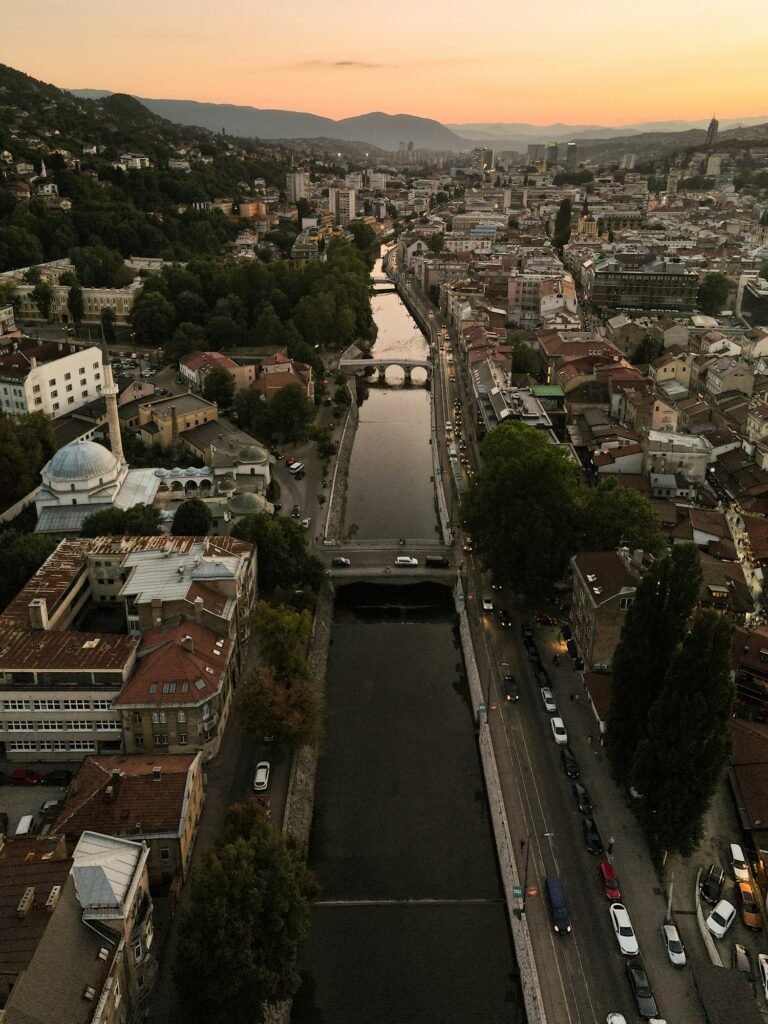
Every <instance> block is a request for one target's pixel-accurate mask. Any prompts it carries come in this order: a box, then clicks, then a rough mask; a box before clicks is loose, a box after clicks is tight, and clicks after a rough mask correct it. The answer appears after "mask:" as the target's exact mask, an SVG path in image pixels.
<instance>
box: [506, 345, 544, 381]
mask: <svg viewBox="0 0 768 1024" xmlns="http://www.w3.org/2000/svg"><path fill="white" fill-rule="evenodd" d="M538 370H539V357H538V356H537V355H536V353H535V352H534V351H533V349H532V348H531V347H530V345H526V344H524V343H523V342H517V343H516V344H515V345H514V346H513V348H512V372H513V373H527V374H528V375H529V376H531V377H535V376H536V373H537V372H538Z"/></svg>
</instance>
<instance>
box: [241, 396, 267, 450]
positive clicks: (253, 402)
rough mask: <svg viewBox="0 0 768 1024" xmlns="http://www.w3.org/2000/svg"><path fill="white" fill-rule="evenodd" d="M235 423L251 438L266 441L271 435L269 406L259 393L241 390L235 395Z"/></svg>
mask: <svg viewBox="0 0 768 1024" xmlns="http://www.w3.org/2000/svg"><path fill="white" fill-rule="evenodd" d="M235 413H236V414H237V422H238V423H239V424H240V426H241V427H242V428H243V430H245V431H247V432H248V433H249V434H250V435H251V436H252V437H257V438H258V439H259V440H260V441H267V440H269V438H270V437H271V435H272V428H271V424H270V418H269V406H268V405H267V402H266V399H265V398H264V395H263V394H262V393H261V391H253V390H250V389H248V390H243V391H238V392H237V394H236V395H235Z"/></svg>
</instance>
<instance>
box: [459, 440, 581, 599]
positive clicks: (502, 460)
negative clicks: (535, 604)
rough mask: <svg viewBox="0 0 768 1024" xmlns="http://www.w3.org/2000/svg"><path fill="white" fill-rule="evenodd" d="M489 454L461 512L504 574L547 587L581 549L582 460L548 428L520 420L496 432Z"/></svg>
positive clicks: (521, 583)
mask: <svg viewBox="0 0 768 1024" xmlns="http://www.w3.org/2000/svg"><path fill="white" fill-rule="evenodd" d="M482 454H483V466H482V468H481V469H480V470H479V471H478V473H477V475H476V476H475V478H474V480H473V482H472V485H471V487H470V489H469V490H468V491H467V493H466V495H465V497H464V500H463V502H462V508H461V511H462V518H463V520H464V522H465V523H466V526H467V529H468V530H469V532H470V533H471V535H472V537H473V540H474V543H475V547H476V548H477V550H478V552H479V554H480V555H481V556H482V558H483V560H484V562H485V563H486V564H487V565H488V566H489V567H490V568H492V569H493V572H494V574H495V575H496V576H497V577H498V578H500V579H503V580H506V581H508V582H509V584H510V585H511V586H512V587H513V588H514V589H515V590H516V591H520V592H523V593H525V594H528V595H530V596H537V595H540V594H541V592H542V591H544V590H546V589H547V588H548V587H549V586H550V585H551V584H552V583H553V582H554V581H555V580H557V579H559V578H560V577H561V576H562V573H563V570H564V569H565V566H566V565H567V563H568V558H569V556H570V555H571V553H572V552H573V551H574V550H575V548H574V541H575V537H576V528H577V516H576V509H575V494H576V488H577V480H578V467H576V466H574V465H573V464H572V463H571V462H569V460H568V458H567V455H566V453H565V451H564V450H563V449H562V448H559V447H558V446H556V445H552V444H550V443H549V442H548V440H547V438H546V436H545V435H544V434H543V433H541V432H539V431H537V430H534V429H533V428H532V427H528V426H525V425H524V424H522V423H519V422H513V423H505V424H504V425H503V426H500V427H498V428H497V429H496V430H494V431H493V432H492V433H490V434H489V435H488V436H487V437H486V438H485V440H484V441H483V444H482Z"/></svg>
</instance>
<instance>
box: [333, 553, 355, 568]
mask: <svg viewBox="0 0 768 1024" xmlns="http://www.w3.org/2000/svg"><path fill="white" fill-rule="evenodd" d="M331 565H333V566H335V568H337V569H348V568H349V567H350V565H352V563H351V562H350V560H349V559H348V558H342V557H341V555H337V556H336V557H335V558H332V559H331Z"/></svg>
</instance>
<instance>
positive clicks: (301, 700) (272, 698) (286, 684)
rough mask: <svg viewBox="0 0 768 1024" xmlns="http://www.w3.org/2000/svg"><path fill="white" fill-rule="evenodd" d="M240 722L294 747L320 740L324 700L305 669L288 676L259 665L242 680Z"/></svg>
mask: <svg viewBox="0 0 768 1024" xmlns="http://www.w3.org/2000/svg"><path fill="white" fill-rule="evenodd" d="M237 707H238V714H239V717H240V721H241V722H242V723H243V724H244V725H245V727H246V729H247V730H248V731H249V732H252V733H253V734H254V735H256V736H274V737H275V739H276V740H279V741H282V742H285V743H290V744H291V745H293V746H302V745H304V744H309V745H312V746H316V745H317V744H318V742H319V741H320V737H321V734H322V724H323V702H322V697H321V694H320V692H319V690H318V687H317V686H316V684H315V682H314V680H312V679H311V678H310V676H309V675H308V674H307V673H306V672H302V673H300V674H298V675H293V676H286V675H285V674H281V673H278V672H277V671H276V670H275V669H274V668H272V666H271V665H259V666H257V667H256V668H255V669H254V670H253V671H252V672H250V673H249V674H248V675H247V676H246V678H245V679H244V680H243V681H242V682H241V684H240V688H239V690H238V694H237Z"/></svg>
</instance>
